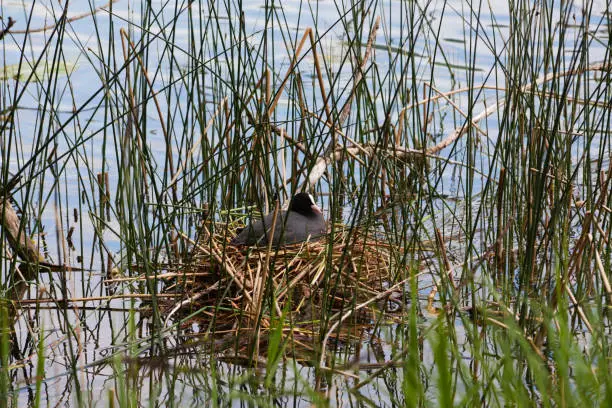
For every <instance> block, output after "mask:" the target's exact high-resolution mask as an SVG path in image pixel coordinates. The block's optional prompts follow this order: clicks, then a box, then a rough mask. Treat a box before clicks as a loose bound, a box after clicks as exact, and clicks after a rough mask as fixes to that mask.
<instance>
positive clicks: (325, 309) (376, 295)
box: [159, 224, 403, 357]
mask: <svg viewBox="0 0 612 408" xmlns="http://www.w3.org/2000/svg"><path fill="white" fill-rule="evenodd" d="M234 225H235V224H234ZM210 229H211V228H208V227H206V226H203V227H202V229H201V230H200V231H201V234H200V235H201V236H200V237H199V239H198V240H197V242H194V241H192V247H191V249H190V251H189V253H188V255H187V256H186V258H185V259H183V260H182V262H181V263H180V266H179V267H178V268H174V269H175V270H174V271H173V273H172V274H171V276H172V278H171V281H170V282H167V283H166V284H165V287H164V289H163V291H162V293H166V294H172V293H181V294H183V295H184V296H183V297H182V298H178V299H172V300H171V301H166V300H165V299H160V302H159V306H160V310H161V311H162V314H163V315H164V318H165V320H166V322H170V320H171V319H176V318H184V317H185V316H191V317H190V318H188V319H182V320H180V321H181V324H183V325H190V324H192V323H194V322H197V323H198V324H200V325H201V326H203V327H208V330H209V331H210V332H212V333H221V336H222V337H225V336H227V332H228V331H234V333H235V334H236V335H237V336H238V335H239V334H244V333H245V332H248V333H253V332H255V331H257V330H259V329H263V330H264V331H267V330H268V329H269V328H270V327H271V326H272V325H273V322H272V321H273V320H274V319H277V320H278V319H279V317H280V316H282V317H283V318H282V320H283V333H284V336H289V337H291V338H293V339H299V341H298V342H296V343H295V344H294V345H299V344H303V343H304V342H305V341H309V342H310V343H311V344H310V347H312V342H313V341H314V340H315V339H319V338H322V337H323V335H324V334H325V333H322V332H321V330H322V328H324V325H323V324H322V322H325V321H326V319H328V318H329V316H332V315H334V316H336V315H341V314H344V313H345V312H346V311H348V310H354V311H356V312H358V313H355V315H354V316H353V319H351V320H352V321H353V323H355V324H364V325H369V326H371V325H373V324H374V323H375V322H376V321H378V319H380V318H381V314H393V313H398V312H400V311H402V310H403V304H402V292H403V288H402V286H401V285H395V283H396V282H394V277H393V276H392V274H391V273H390V271H391V268H390V263H391V259H390V253H389V245H388V244H386V243H385V242H384V241H382V240H380V239H377V238H376V237H374V236H373V234H371V233H369V234H368V233H367V232H366V231H361V230H358V229H352V230H351V229H342V228H337V229H336V230H335V232H334V233H333V234H330V235H327V236H325V237H322V238H320V239H318V240H315V241H307V242H304V243H300V244H293V245H286V246H282V247H280V248H276V249H274V248H271V247H233V246H230V245H228V234H227V233H226V232H224V233H213V234H211V233H209V232H208V231H209V230H210ZM219 229H220V228H219ZM337 334H339V333H337ZM345 335H346V333H345V334H343V335H340V336H339V337H340V338H343V339H345V340H346V338H345ZM334 337H336V334H334ZM244 338H245V339H252V338H253V336H246V337H244ZM259 338H261V339H267V336H257V339H259ZM243 343H244V342H241V346H243V345H244V344H243ZM250 346H251V347H253V345H252V344H251V345H250ZM259 350H261V351H262V352H265V351H266V349H265V348H261V347H260V348H259ZM261 357H265V356H261Z"/></svg>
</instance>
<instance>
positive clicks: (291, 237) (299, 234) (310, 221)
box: [231, 193, 327, 247]
mask: <svg viewBox="0 0 612 408" xmlns="http://www.w3.org/2000/svg"><path fill="white" fill-rule="evenodd" d="M273 221H274V213H270V214H268V215H266V216H265V217H263V219H261V220H258V221H255V222H252V223H250V224H249V225H247V226H246V227H245V228H244V229H243V230H242V231H241V232H240V233H239V234H238V235H236V236H235V237H234V239H232V241H231V245H236V246H239V245H258V246H266V245H268V237H269V236H270V235H272V232H271V229H272V223H273ZM326 232H327V227H326V226H325V220H324V219H323V213H322V212H321V209H320V208H319V207H318V206H317V205H316V204H315V202H314V199H313V198H312V196H311V195H310V194H308V193H298V194H296V195H295V196H293V198H292V199H291V203H290V204H289V210H288V211H279V212H278V215H277V219H276V228H275V229H274V236H273V237H272V245H273V246H274V247H278V246H282V245H288V244H295V243H298V242H303V241H306V240H308V239H311V240H312V239H317V238H320V237H321V236H322V235H324V234H325V233H326Z"/></svg>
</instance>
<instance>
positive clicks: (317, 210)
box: [310, 204, 323, 214]
mask: <svg viewBox="0 0 612 408" xmlns="http://www.w3.org/2000/svg"><path fill="white" fill-rule="evenodd" d="M310 208H312V211H314V212H316V213H317V214H323V211H321V208H319V206H318V205H316V204H313V205H311V206H310Z"/></svg>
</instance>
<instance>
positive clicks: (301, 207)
mask: <svg viewBox="0 0 612 408" xmlns="http://www.w3.org/2000/svg"><path fill="white" fill-rule="evenodd" d="M289 209H290V210H291V211H295V212H297V213H300V214H302V215H304V216H306V217H314V216H316V215H319V214H322V212H321V209H320V208H319V206H317V205H316V204H315V202H314V199H313V198H312V196H311V195H310V194H308V193H298V194H296V195H294V196H293V198H292V199H291V204H289Z"/></svg>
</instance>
